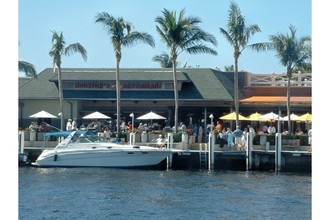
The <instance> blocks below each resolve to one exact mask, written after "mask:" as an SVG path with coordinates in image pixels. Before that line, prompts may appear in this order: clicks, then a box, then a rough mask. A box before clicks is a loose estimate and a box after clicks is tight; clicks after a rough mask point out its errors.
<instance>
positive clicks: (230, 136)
mask: <svg viewBox="0 0 330 220" xmlns="http://www.w3.org/2000/svg"><path fill="white" fill-rule="evenodd" d="M226 137H227V144H228V147H230V148H232V147H233V146H234V145H235V144H234V135H233V132H232V131H231V129H230V128H227V132H226Z"/></svg>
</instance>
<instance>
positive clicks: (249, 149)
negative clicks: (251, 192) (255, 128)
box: [246, 132, 253, 171]
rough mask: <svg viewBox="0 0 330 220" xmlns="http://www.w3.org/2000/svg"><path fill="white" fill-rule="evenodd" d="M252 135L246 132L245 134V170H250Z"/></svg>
mask: <svg viewBox="0 0 330 220" xmlns="http://www.w3.org/2000/svg"><path fill="white" fill-rule="evenodd" d="M252 135H253V134H252V133H251V132H248V134H247V140H246V143H247V148H246V170H247V171H248V170H251V169H252V146H253V136H252Z"/></svg>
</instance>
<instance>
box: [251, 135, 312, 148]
mask: <svg viewBox="0 0 330 220" xmlns="http://www.w3.org/2000/svg"><path fill="white" fill-rule="evenodd" d="M283 139H300V145H301V146H307V145H308V135H282V140H283ZM266 141H267V142H269V144H270V145H275V135H266ZM253 144H254V145H260V135H256V136H255V137H254V139H253Z"/></svg>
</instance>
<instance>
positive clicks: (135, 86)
mask: <svg viewBox="0 0 330 220" xmlns="http://www.w3.org/2000/svg"><path fill="white" fill-rule="evenodd" d="M120 84H121V90H164V89H166V87H165V86H163V83H162V82H127V81H126V82H121V83H120ZM63 89H64V90H116V83H115V82H84V81H81V82H63Z"/></svg>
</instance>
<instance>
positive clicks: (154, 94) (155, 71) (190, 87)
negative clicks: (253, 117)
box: [19, 68, 233, 101]
mask: <svg viewBox="0 0 330 220" xmlns="http://www.w3.org/2000/svg"><path fill="white" fill-rule="evenodd" d="M115 71H116V70H115V69H105V68H83V69H81V68H63V69H62V80H63V81H76V80H79V81H88V82H90V81H103V80H107V81H115V79H116V77H115ZM232 75H233V74H228V73H225V72H220V71H217V70H213V69H206V68H205V69H203V68H198V69H191V68H188V69H183V68H178V69H177V80H178V81H179V82H182V89H181V91H179V99H187V100H189V99H190V100H191V99H197V100H224V101H233V77H232ZM120 80H121V81H148V82H150V81H165V82H172V81H173V76H172V69H164V68H150V69H149V68H148V69H147V68H146V69H134V68H132V69H127V68H122V69H120ZM63 95H64V97H65V98H66V99H85V100H87V99H89V100H90V99H95V98H97V99H102V98H107V99H115V98H116V97H115V96H116V92H115V90H111V91H104V90H102V91H97V90H95V91H91V90H88V91H87V90H64V93H63ZM132 97H134V98H135V99H152V100H154V99H173V98H174V94H173V91H171V90H163V91H128V90H122V92H121V98H122V99H130V98H132ZM19 98H20V99H58V90H57V75H56V74H54V73H53V69H52V68H47V69H45V70H44V71H42V72H41V73H40V74H39V75H38V80H32V79H31V80H27V79H26V78H19Z"/></svg>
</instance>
